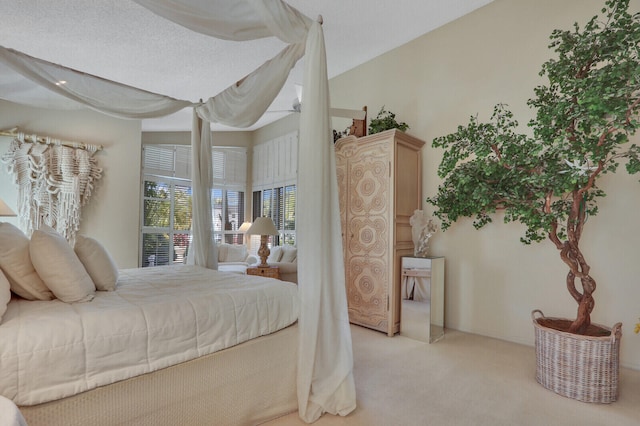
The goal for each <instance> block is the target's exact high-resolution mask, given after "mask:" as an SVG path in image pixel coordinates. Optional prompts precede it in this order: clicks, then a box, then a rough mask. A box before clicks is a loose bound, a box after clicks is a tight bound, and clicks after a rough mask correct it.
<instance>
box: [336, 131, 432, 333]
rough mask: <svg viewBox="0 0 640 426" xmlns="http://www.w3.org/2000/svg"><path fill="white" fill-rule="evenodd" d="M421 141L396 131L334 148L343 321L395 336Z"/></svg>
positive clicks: (418, 201)
mask: <svg viewBox="0 0 640 426" xmlns="http://www.w3.org/2000/svg"><path fill="white" fill-rule="evenodd" d="M423 145H424V141H422V140H420V139H417V138H415V137H413V136H410V135H407V134H406V133H403V132H401V131H399V130H396V129H393V130H387V131H385V132H381V133H376V134H373V135H369V136H365V137H361V138H356V137H355V136H347V137H346V138H342V139H340V140H338V141H337V142H336V146H335V150H336V171H337V176H338V188H339V199H340V214H341V221H342V242H343V250H344V260H345V282H346V287H347V288H346V290H347V302H348V306H349V321H350V322H351V323H353V324H358V325H362V326H365V327H368V328H372V329H374V330H379V331H382V332H385V333H387V334H388V335H389V336H393V335H394V334H395V333H398V332H399V331H400V301H401V299H400V260H401V258H402V257H403V256H411V255H412V254H413V241H412V239H411V224H410V223H409V220H410V218H411V216H412V215H413V213H414V211H415V210H417V209H420V208H421V206H422V155H421V149H422V146H423Z"/></svg>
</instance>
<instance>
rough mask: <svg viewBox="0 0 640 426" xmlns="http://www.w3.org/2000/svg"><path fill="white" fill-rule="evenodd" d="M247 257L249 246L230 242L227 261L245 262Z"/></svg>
mask: <svg viewBox="0 0 640 426" xmlns="http://www.w3.org/2000/svg"><path fill="white" fill-rule="evenodd" d="M246 258H247V246H244V245H240V244H228V247H227V260H226V261H227V262H244V261H245V259H246Z"/></svg>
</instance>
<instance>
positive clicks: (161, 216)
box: [143, 200, 171, 228]
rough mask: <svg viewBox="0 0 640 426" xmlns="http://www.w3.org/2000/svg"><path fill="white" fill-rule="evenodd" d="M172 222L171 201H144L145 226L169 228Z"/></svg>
mask: <svg viewBox="0 0 640 426" xmlns="http://www.w3.org/2000/svg"><path fill="white" fill-rule="evenodd" d="M170 221H171V201H169V200H167V201H158V200H144V222H143V224H144V226H152V227H155V228H168V227H169V226H170V224H171V223H170Z"/></svg>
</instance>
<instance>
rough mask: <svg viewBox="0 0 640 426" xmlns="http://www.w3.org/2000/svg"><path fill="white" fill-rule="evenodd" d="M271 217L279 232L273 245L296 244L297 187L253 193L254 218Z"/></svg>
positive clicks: (283, 187) (292, 185)
mask: <svg viewBox="0 0 640 426" xmlns="http://www.w3.org/2000/svg"><path fill="white" fill-rule="evenodd" d="M260 216H266V217H270V218H271V219H272V220H273V223H274V224H275V225H276V229H278V231H279V235H278V236H275V237H274V239H273V245H283V244H291V245H295V244H296V185H294V184H291V185H286V186H281V187H277V188H268V189H263V190H261V191H254V192H253V218H254V219H255V218H257V217H260Z"/></svg>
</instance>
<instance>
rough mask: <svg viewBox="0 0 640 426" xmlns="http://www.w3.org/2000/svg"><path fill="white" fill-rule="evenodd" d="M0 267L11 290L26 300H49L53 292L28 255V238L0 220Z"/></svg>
mask: <svg viewBox="0 0 640 426" xmlns="http://www.w3.org/2000/svg"><path fill="white" fill-rule="evenodd" d="M0 269H2V270H3V271H4V274H5V276H6V278H7V279H8V280H9V283H10V284H11V291H13V292H14V293H15V294H17V295H18V296H21V297H24V298H25V299H27V300H51V299H53V293H51V291H50V290H49V289H48V288H47V286H46V285H45V284H44V282H43V281H42V279H41V278H40V277H39V276H38V273H37V272H36V270H35V268H34V267H33V263H31V258H30V257H29V238H27V236H26V235H24V233H23V232H22V231H21V230H19V229H18V228H16V227H15V226H13V225H12V224H10V223H6V222H0Z"/></svg>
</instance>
